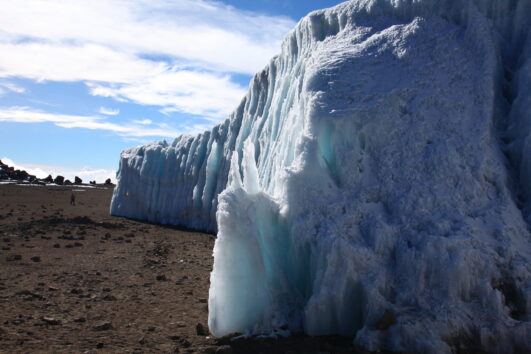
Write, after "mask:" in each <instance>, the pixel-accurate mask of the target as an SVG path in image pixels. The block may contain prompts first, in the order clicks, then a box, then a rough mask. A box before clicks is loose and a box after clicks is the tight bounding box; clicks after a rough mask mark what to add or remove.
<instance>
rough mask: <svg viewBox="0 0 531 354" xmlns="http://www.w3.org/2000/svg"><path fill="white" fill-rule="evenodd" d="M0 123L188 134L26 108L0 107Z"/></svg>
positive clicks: (122, 132)
mask: <svg viewBox="0 0 531 354" xmlns="http://www.w3.org/2000/svg"><path fill="white" fill-rule="evenodd" d="M0 122H15V123H45V122H48V123H53V124H55V125H56V126H59V127H63V128H84V129H92V130H95V129H98V130H108V131H112V132H114V133H116V134H118V135H120V136H137V137H142V136H157V137H169V138H174V137H176V136H178V135H180V134H182V133H183V132H184V133H188V130H187V129H184V130H178V129H176V128H173V127H170V126H163V127H160V126H159V127H155V128H146V127H145V126H144V125H139V124H123V125H120V124H116V123H110V122H108V121H106V120H105V118H102V117H98V116H80V115H67V114H55V113H48V112H41V111H37V110H34V109H30V108H28V107H7V108H2V107H0Z"/></svg>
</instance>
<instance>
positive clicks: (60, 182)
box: [53, 176, 65, 185]
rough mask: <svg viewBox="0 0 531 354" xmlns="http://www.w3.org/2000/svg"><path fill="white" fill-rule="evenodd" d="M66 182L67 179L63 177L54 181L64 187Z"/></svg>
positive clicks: (58, 177)
mask: <svg viewBox="0 0 531 354" xmlns="http://www.w3.org/2000/svg"><path fill="white" fill-rule="evenodd" d="M64 182H65V178H64V177H63V176H57V177H55V179H54V180H53V183H55V184H59V185H62V184H63V183H64Z"/></svg>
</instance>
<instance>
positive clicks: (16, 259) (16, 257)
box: [6, 254, 22, 262]
mask: <svg viewBox="0 0 531 354" xmlns="http://www.w3.org/2000/svg"><path fill="white" fill-rule="evenodd" d="M21 259H22V256H21V255H19V254H13V255H11V256H9V257H7V258H6V260H7V261H8V262H12V261H20V260H21Z"/></svg>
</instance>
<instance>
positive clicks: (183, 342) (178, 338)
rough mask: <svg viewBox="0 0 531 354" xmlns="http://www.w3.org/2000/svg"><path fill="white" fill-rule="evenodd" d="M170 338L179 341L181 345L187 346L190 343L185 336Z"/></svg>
mask: <svg viewBox="0 0 531 354" xmlns="http://www.w3.org/2000/svg"><path fill="white" fill-rule="evenodd" d="M170 339H171V340H173V341H175V342H177V343H179V344H180V346H181V347H183V348H188V347H189V346H190V345H192V343H190V342H189V341H188V340H187V339H186V338H182V337H180V336H170Z"/></svg>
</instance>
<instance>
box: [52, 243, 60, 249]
mask: <svg viewBox="0 0 531 354" xmlns="http://www.w3.org/2000/svg"><path fill="white" fill-rule="evenodd" d="M53 248H61V245H60V244H58V243H56V244H54V245H53Z"/></svg>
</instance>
